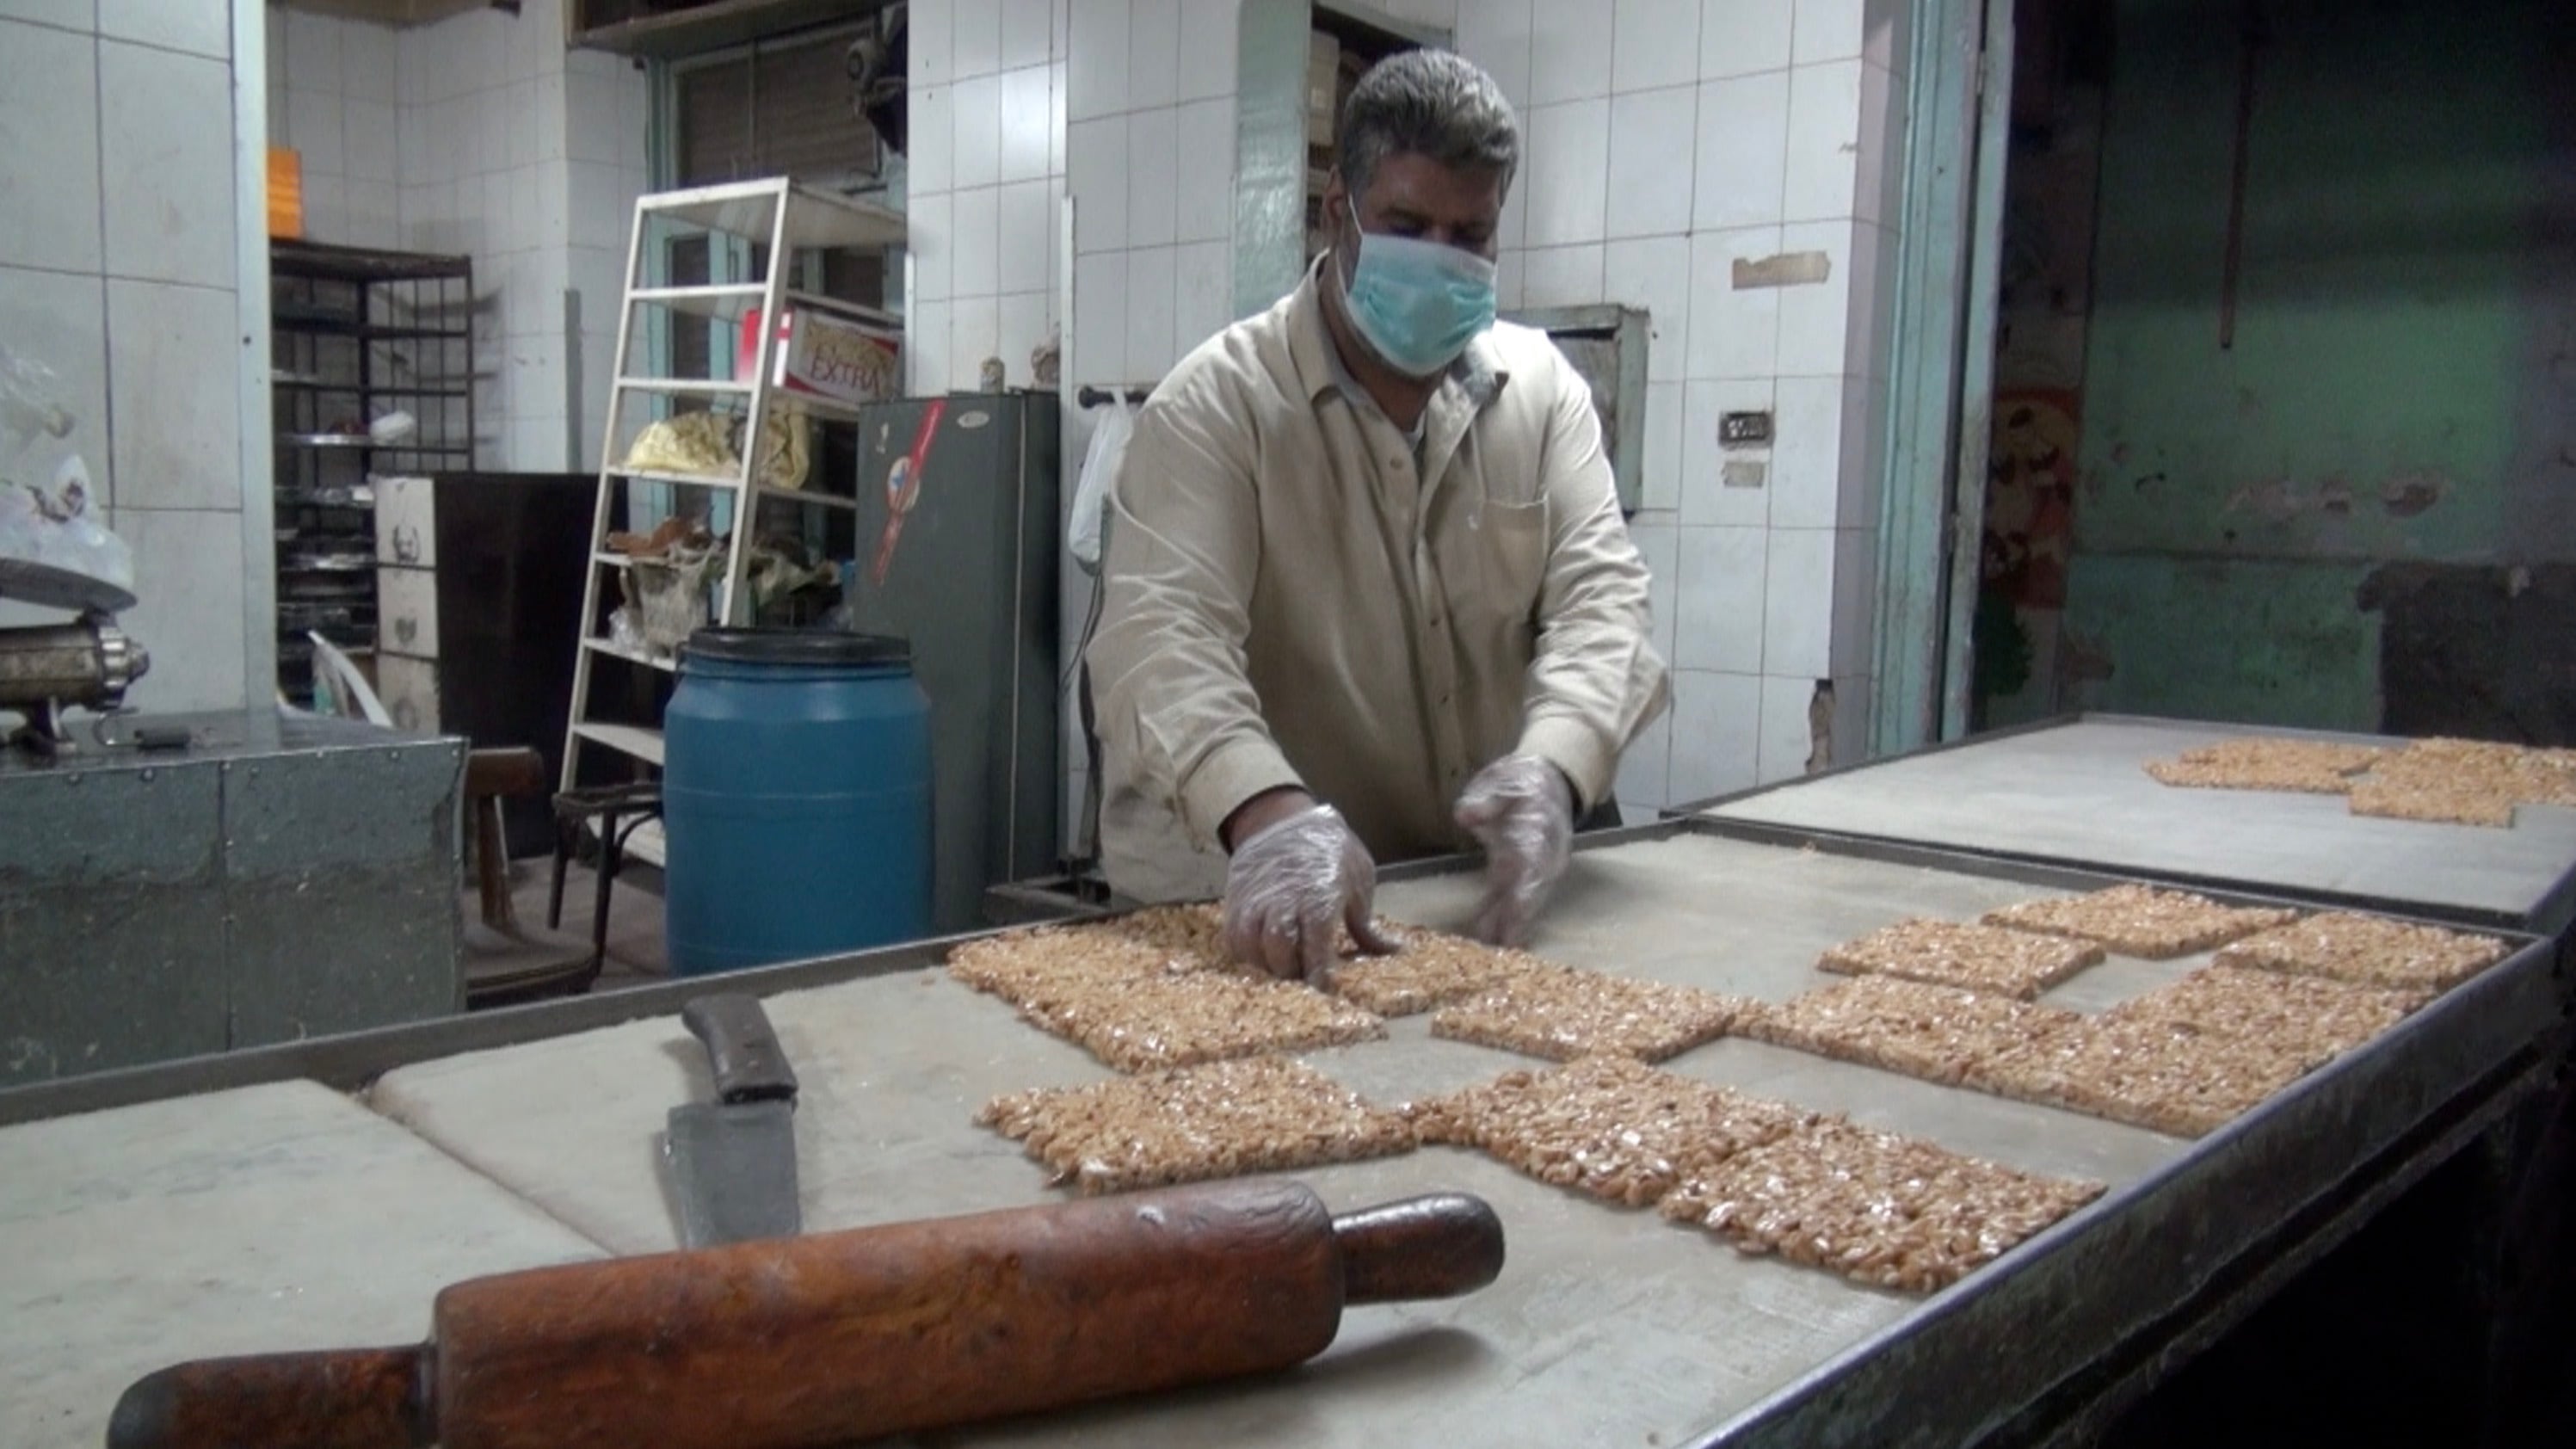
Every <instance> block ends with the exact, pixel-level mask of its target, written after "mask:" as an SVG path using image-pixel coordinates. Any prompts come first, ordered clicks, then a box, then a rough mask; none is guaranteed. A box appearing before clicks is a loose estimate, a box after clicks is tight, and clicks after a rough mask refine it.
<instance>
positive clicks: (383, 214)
mask: <svg viewBox="0 0 2576 1449" xmlns="http://www.w3.org/2000/svg"><path fill="white" fill-rule="evenodd" d="M347 202H348V223H349V240H350V242H351V244H352V245H356V246H362V247H394V246H398V245H400V243H401V232H402V216H401V207H400V203H399V202H398V201H397V200H396V191H395V188H394V185H393V183H392V182H390V181H352V182H350V183H349V191H348V198H347Z"/></svg>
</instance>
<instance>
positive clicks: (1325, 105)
mask: <svg viewBox="0 0 2576 1449" xmlns="http://www.w3.org/2000/svg"><path fill="white" fill-rule="evenodd" d="M1341 94H1342V43H1341V42H1340V41H1338V40H1335V39H1334V38H1333V37H1331V36H1330V35H1327V34H1325V33H1324V32H1323V31H1320V30H1317V31H1313V32H1310V33H1309V34H1308V37H1307V40H1306V144H1307V145H1309V146H1330V145H1331V144H1333V134H1334V132H1335V130H1336V129H1337V128H1338V127H1339V126H1340V123H1341V108H1340V106H1339V104H1338V102H1339V101H1340V99H1341Z"/></svg>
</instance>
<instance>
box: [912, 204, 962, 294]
mask: <svg viewBox="0 0 2576 1449" xmlns="http://www.w3.org/2000/svg"><path fill="white" fill-rule="evenodd" d="M952 203H953V198H952V197H951V196H950V195H949V194H948V193H946V192H939V193H936V194H934V195H930V196H914V197H911V198H910V199H909V200H908V201H907V202H906V203H905V225H904V232H905V241H906V244H907V246H908V247H909V249H910V251H911V253H912V290H913V297H912V300H913V301H915V302H945V301H947V300H948V299H949V297H951V296H952V295H954V294H955V292H956V290H957V283H956V274H957V273H956V266H957V261H956V259H957V221H956V211H955V208H954V206H953V204H952Z"/></svg>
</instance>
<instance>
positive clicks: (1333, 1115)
mask: <svg viewBox="0 0 2576 1449" xmlns="http://www.w3.org/2000/svg"><path fill="white" fill-rule="evenodd" d="M975 1120H976V1121H977V1122H978V1123H981V1124H982V1125H984V1126H987V1127H991V1128H992V1129H994V1130H995V1131H997V1132H1000V1133H1001V1134H1002V1135H1004V1136H1006V1137H1010V1138H1013V1139H1015V1140H1017V1141H1019V1142H1020V1143H1022V1144H1023V1146H1024V1147H1025V1148H1026V1150H1027V1152H1028V1155H1029V1156H1030V1157H1032V1158H1035V1159H1036V1160H1037V1161H1039V1162H1041V1163H1043V1164H1045V1166H1046V1167H1047V1168H1048V1169H1049V1170H1050V1171H1051V1172H1052V1173H1053V1174H1054V1176H1053V1177H1052V1178H1051V1179H1050V1184H1051V1185H1056V1186H1062V1185H1066V1184H1070V1185H1071V1186H1072V1187H1073V1188H1074V1189H1075V1190H1076V1191H1078V1192H1082V1193H1085V1194H1092V1193H1109V1192H1129V1191H1133V1190H1135V1189H1138V1188H1146V1187H1164V1186H1169V1185H1171V1184H1173V1183H1182V1182H1198V1181H1204V1180H1207V1179H1210V1178H1220V1177H1241V1176H1244V1175H1247V1174H1251V1173H1258V1172H1287V1171H1293V1170H1296V1169H1299V1168H1307V1167H1319V1166H1322V1165H1324V1164H1326V1163H1334V1162H1356V1161H1358V1160H1360V1159H1362V1158H1368V1157H1386V1156H1391V1155H1393V1154H1396V1153H1400V1152H1409V1151H1411V1150H1412V1149H1413V1146H1414V1143H1415V1136H1414V1131H1413V1128H1412V1126H1411V1125H1410V1124H1409V1123H1407V1122H1406V1121H1405V1119H1404V1117H1403V1115H1402V1114H1401V1113H1397V1112H1390V1111H1385V1110H1382V1109H1380V1108H1377V1107H1373V1106H1371V1105H1369V1104H1368V1103H1367V1102H1365V1101H1363V1100H1361V1098H1360V1096H1359V1094H1358V1093H1356V1092H1353V1091H1350V1090H1349V1089H1347V1088H1345V1087H1343V1086H1341V1085H1340V1084H1338V1083H1336V1082H1334V1081H1333V1080H1332V1079H1331V1078H1329V1077H1326V1076H1325V1075H1324V1074H1323V1073H1321V1072H1319V1071H1316V1070H1315V1069H1314V1068H1312V1067H1309V1066H1306V1065H1304V1064H1303V1063H1300V1062H1295V1061H1290V1060H1288V1059H1285V1058H1281V1057H1255V1058H1251V1059H1249V1060H1244V1061H1224V1062H1215V1063H1210V1064H1208V1065H1205V1066H1196V1067H1186V1068H1181V1069H1177V1070H1173V1071H1161V1072H1151V1073H1147V1074H1145V1075H1142V1076H1134V1077H1120V1078H1117V1079H1115V1080H1113V1081H1107V1082H1097V1083H1094V1084H1092V1085H1090V1086H1087V1087H1071V1088H1061V1089H1041V1090H1037V1091H1028V1092H1014V1093H1011V1094H1009V1095H1007V1096H1002V1097H996V1098H994V1099H993V1100H992V1101H991V1102H990V1103H987V1104H986V1105H985V1107H984V1110H983V1111H982V1112H980V1113H978V1114H976V1118H975Z"/></svg>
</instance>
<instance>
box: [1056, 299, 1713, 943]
mask: <svg viewBox="0 0 2576 1449" xmlns="http://www.w3.org/2000/svg"><path fill="white" fill-rule="evenodd" d="M1317 275H1318V274H1317V272H1316V270H1314V269H1312V268H1310V269H1309V270H1308V272H1307V274H1306V280H1305V281H1304V283H1302V284H1301V285H1300V286H1299V287H1298V288H1297V290H1296V291H1295V292H1293V293H1291V294H1290V295H1289V296H1287V297H1286V298H1284V299H1282V300H1281V301H1280V302H1279V303H1278V304H1277V305H1275V306H1273V307H1272V308H1271V309H1270V310H1269V311H1267V312H1265V313H1263V314H1261V315H1260V316H1258V317H1252V318H1247V319H1246V320H1244V321H1242V322H1238V323H1236V324H1235V325H1234V326H1232V327H1229V328H1227V329H1226V330H1225V331H1223V332H1221V333H1219V334H1218V335H1217V336H1215V337H1213V338H1211V339H1209V340H1208V341H1207V342H1206V343H1204V344H1202V345H1201V346H1200V347H1199V348H1198V349H1197V350H1195V351H1193V352H1192V353H1191V354H1190V355H1189V356H1188V357H1186V358H1184V359H1183V360H1182V361H1181V363H1180V365H1179V366H1178V367H1176V368H1174V369H1173V371H1172V372H1171V374H1170V375H1169V376H1167V377H1166V378H1164V380H1163V382H1162V385H1161V386H1160V387H1158V388H1156V389H1155V390H1154V395H1153V397H1152V399H1151V400H1150V401H1148V402H1147V403H1146V404H1145V407H1144V409H1143V411H1141V412H1140V413H1139V414H1138V415H1137V418H1136V428H1135V433H1134V436H1133V437H1132V438H1130V440H1129V442H1128V445H1127V452H1126V458H1125V461H1124V463H1123V464H1122V466H1121V467H1120V469H1119V472H1118V477H1117V481H1116V486H1115V488H1114V489H1113V490H1112V499H1111V508H1112V510H1113V511H1112V515H1111V520H1112V521H1111V524H1110V530H1109V543H1108V556H1107V558H1106V560H1105V562H1104V566H1103V573H1104V574H1105V576H1106V580H1107V588H1106V597H1105V601H1104V603H1103V605H1102V613H1101V618H1100V624H1099V632H1098V635H1097V637H1095V638H1094V640H1093V641H1092V645H1091V649H1090V652H1089V655H1088V660H1089V663H1090V669H1091V687H1092V691H1093V696H1094V700H1095V704H1096V708H1097V714H1098V727H1099V732H1100V737H1101V751H1102V753H1101V771H1102V775H1103V780H1102V791H1101V820H1100V849H1101V858H1102V864H1103V866H1104V868H1105V869H1106V871H1107V873H1108V876H1109V881H1110V884H1111V885H1112V887H1114V888H1115V889H1117V890H1118V891H1119V892H1120V893H1121V894H1123V895H1127V896H1130V897H1133V898H1135V899H1138V900H1146V901H1156V900H1176V899H1191V898H1201V897H1206V896H1212V895H1215V894H1217V893H1219V892H1220V891H1221V890H1222V889H1223V888H1224V884H1225V857H1224V855H1223V853H1222V851H1221V850H1220V848H1219V846H1218V842H1217V829H1218V827H1219V826H1220V825H1222V824H1223V823H1224V821H1225V819H1226V817H1227V816H1229V815H1231V814H1232V813H1233V812H1234V810H1235V808H1236V807H1237V806H1239V805H1241V804H1243V802H1245V801H1246V800H1249V799H1251V798H1252V797H1253V796H1255V795H1257V794H1260V793H1261V792H1262V791H1264V790H1269V789H1273V788H1277V787H1280V786H1289V785H1302V786H1303V787H1304V788H1305V789H1306V790H1308V791H1309V792H1311V793H1312V794H1314V795H1315V796H1316V797H1317V798H1319V799H1321V800H1323V801H1325V802H1326V803H1328V804H1331V805H1333V806H1335V807H1336V808H1338V809H1339V810H1340V811H1341V812H1342V814H1343V816H1344V817H1345V818H1347V819H1348V820H1349V821H1350V824H1351V827H1352V828H1353V829H1354V830H1356V831H1357V832H1358V834H1359V837H1360V839H1361V840H1362V841H1363V842H1365V843H1366V844H1367V846H1368V848H1369V850H1370V853H1371V854H1373V855H1375V856H1376V857H1377V859H1379V860H1380V861H1390V860H1402V859H1407V858H1412V857H1418V856H1424V855H1432V854H1438V853H1441V852H1444V851H1452V850H1459V849H1464V848H1466V847H1467V846H1468V845H1469V844H1470V843H1471V842H1470V841H1469V839H1468V837H1467V836H1466V835H1465V834H1464V833H1463V832H1461V831H1460V830H1459V829H1458V828H1457V826H1456V825H1455V823H1454V822H1453V821H1452V820H1451V818H1450V811H1451V808H1452V806H1453V804H1454V803H1455V802H1456V800H1457V798H1458V793H1459V791H1460V790H1462V789H1464V788H1465V787H1466V784H1467V782H1468V780H1469V779H1470V778H1471V777H1472V776H1473V775H1474V774H1475V772H1476V771H1477V770H1479V769H1481V768H1483V767H1484V766H1485V765H1487V764H1489V763H1491V762H1492V761H1494V760H1496V759H1499V758H1501V757H1502V756H1504V755H1507V754H1512V753H1515V752H1522V753H1529V754H1535V755H1538V756H1540V757H1542V758H1544V759H1546V760H1548V761H1550V762H1552V763H1553V764H1555V765H1556V766H1557V768H1559V769H1561V770H1563V771H1564V772H1565V775H1566V778H1567V779H1569V780H1570V781H1572V782H1573V784H1574V787H1575V790H1576V792H1577V793H1578V794H1579V795H1580V796H1581V799H1580V800H1579V801H1578V802H1577V810H1578V813H1579V812H1580V811H1581V810H1582V809H1585V808H1588V807H1589V806H1590V805H1592V804H1593V803H1596V802H1598V801H1600V800H1601V799H1602V798H1603V797H1604V795H1605V794H1606V793H1607V792H1608V790H1609V788H1610V782H1611V777H1612V775H1613V773H1614V772H1615V770H1616V768H1617V764H1618V758H1619V753H1620V751H1622V750H1623V749H1625V748H1626V747H1627V744H1628V742H1629V740H1630V739H1632V738H1633V737H1634V736H1635V735H1636V733H1637V731H1638V730H1639V729H1641V728H1643V727H1644V726H1645V725H1646V724H1647V723H1649V722H1650V721H1652V720H1653V719H1654V717H1655V716H1656V715H1657V714H1659V713H1661V712H1662V710H1663V708H1664V706H1665V702H1666V699H1667V685H1666V680H1665V670H1664V662H1663V660H1661V659H1659V658H1657V657H1656V655H1655V652H1654V649H1653V648H1652V646H1651V645H1650V644H1649V643H1648V642H1647V640H1648V637H1649V632H1648V614H1647V576H1646V567H1645V564H1644V562H1643V561H1642V560H1641V559H1639V557H1638V556H1637V551H1636V548H1635V547H1634V545H1632V544H1631V543H1630V542H1629V540H1628V530H1627V527H1626V525H1625V523H1623V522H1622V521H1621V519H1620V516H1619V503H1618V496H1617V493H1616V491H1615V489H1614V488H1613V486H1612V484H1611V477H1610V465H1609V461H1608V459H1607V458H1606V457H1605V456H1604V455H1603V453H1602V451H1601V430H1600V423H1599V421H1598V419H1597V417H1596V416H1595V414H1594V412H1593V406H1592V395H1591V390H1590V388H1589V387H1588V386H1587V385H1586V383H1585V382H1584V380H1583V378H1582V377H1581V376H1580V375H1579V374H1577V373H1576V372H1575V370H1574V368H1573V365H1572V364H1570V363H1568V362H1567V361H1566V360H1565V357H1564V355H1563V354H1562V353H1560V352H1558V351H1557V349H1556V345H1555V344H1554V343H1553V342H1551V341H1549V340H1548V338H1547V335H1546V334H1545V333H1542V332H1538V331H1535V330H1532V329H1529V328H1525V327H1518V326H1514V325H1511V324H1509V323H1497V324H1495V326H1494V327H1493V328H1492V329H1490V330H1489V331H1487V332H1486V333H1484V334H1483V335H1481V336H1480V337H1478V338H1477V339H1476V341H1475V342H1474V343H1472V344H1470V346H1469V347H1468V350H1467V353H1466V355H1465V356H1463V357H1462V358H1460V359H1459V362H1458V364H1457V365H1456V366H1454V367H1453V368H1452V369H1451V371H1450V375H1449V376H1448V377H1447V378H1446V379H1444V380H1443V381H1442V382H1441V384H1440V388H1439V390H1438V391H1437V392H1436V393H1435V394H1433V396H1432V399H1431V403H1430V407H1429V408H1428V410H1427V411H1426V412H1425V413H1424V417H1423V428H1422V440H1421V444H1420V447H1419V449H1418V452H1417V449H1416V447H1415V445H1414V444H1413V443H1412V442H1411V441H1410V440H1408V439H1407V438H1406V437H1405V435H1404V434H1403V433H1402V432H1400V431H1398V430H1397V429H1396V427H1395V426H1394V424H1392V423H1391V422H1389V421H1388V420H1387V419H1386V417H1385V415H1384V414H1383V413H1381V412H1379V411H1378V410H1377V409H1376V408H1375V407H1374V406H1371V405H1369V404H1367V403H1366V402H1365V401H1364V400H1362V401H1359V402H1356V403H1355V402H1354V401H1353V399H1352V398H1351V397H1350V396H1349V395H1348V394H1347V393H1346V392H1345V391H1344V390H1343V389H1342V388H1341V387H1339V386H1337V385H1336V374H1337V373H1338V372H1339V370H1340V369H1339V368H1338V366H1337V364H1338V358H1336V357H1335V356H1334V355H1333V352H1332V342H1331V340H1330V338H1329V336H1328V335H1327V333H1326V332H1325V327H1324V318H1323V311H1322V309H1323V305H1324V304H1323V299H1322V297H1321V295H1320V294H1319V292H1318V291H1317V286H1318V283H1317Z"/></svg>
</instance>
